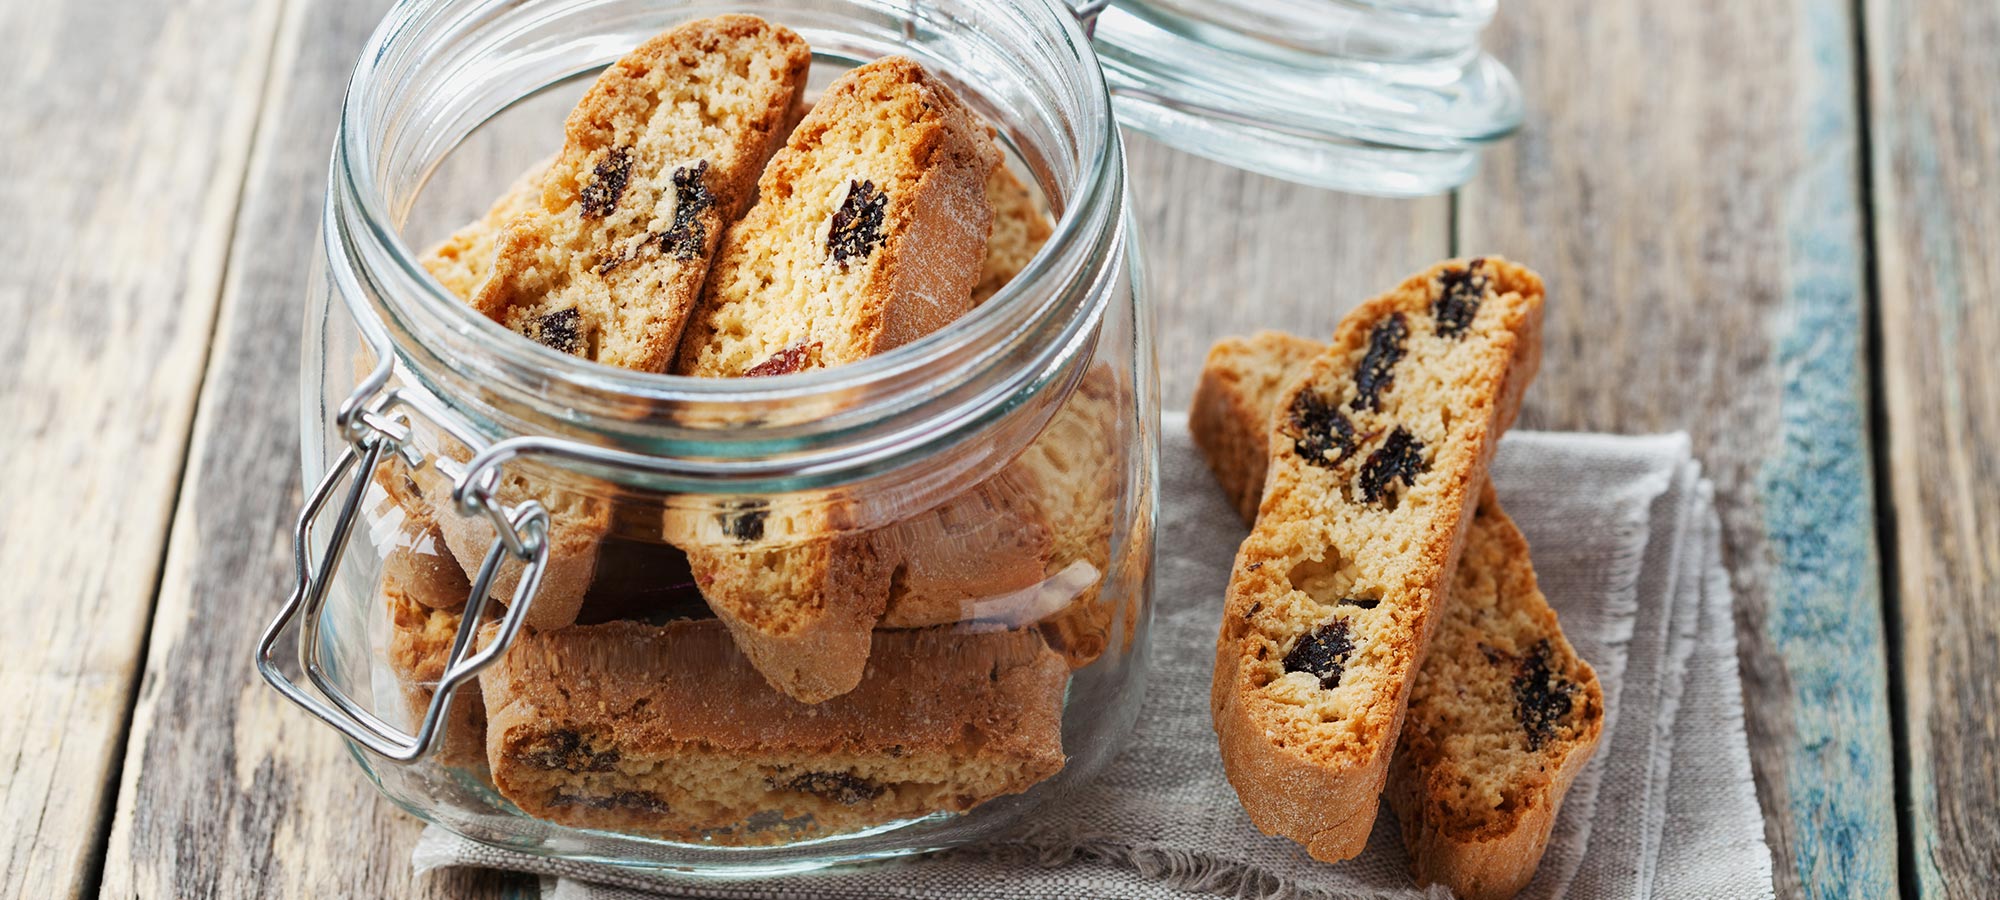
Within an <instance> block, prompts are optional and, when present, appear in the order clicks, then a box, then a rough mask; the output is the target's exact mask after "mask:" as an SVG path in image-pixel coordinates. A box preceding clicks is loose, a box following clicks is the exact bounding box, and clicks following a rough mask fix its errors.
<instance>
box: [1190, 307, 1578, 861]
mask: <svg viewBox="0 0 2000 900" xmlns="http://www.w3.org/2000/svg"><path fill="white" fill-rule="evenodd" d="M1323 349H1324V345H1322V344H1320V343H1318V342H1317V341H1312V340H1308V339H1306V338H1301V337H1295V336H1293V335H1288V334H1283V333H1280V332H1272V331H1267V332H1261V333H1259V334H1256V335H1254V336H1252V337H1249V338H1225V339H1223V340H1221V341H1218V342H1216V344H1215V346H1214V348H1213V349H1211V350H1210V351H1209V354H1208V361H1207V363H1206V364H1205V365H1204V366H1203V368H1202V376H1201V383H1200V387H1198V388H1197V390H1196V392H1195V403H1194V411H1193V412H1192V413H1191V415H1190V417H1189V426H1190V430H1191V432H1192V434H1193V437H1194V440H1195V444H1196V446H1197V447H1199V448H1200V449H1201V450H1202V453H1203V456H1204V457H1205V458H1206V459H1207V460H1208V464H1209V467H1210V469H1211V470H1212V471H1214V473H1215V476H1216V480H1217V481H1218V482H1219V483H1221V485H1222V487H1223V490H1224V493H1225V494H1227V495H1228V496H1230V497H1231V498H1234V499H1237V500H1238V501H1239V506H1240V501H1241V499H1242V498H1244V497H1246V496H1247V497H1249V498H1250V504H1249V507H1248V508H1247V510H1245V511H1244V518H1245V520H1246V521H1252V522H1254V520H1255V517H1256V498H1257V497H1259V496H1260V495H1261V494H1262V493H1263V480H1264V469H1265V465H1266V463H1267V461H1268V460H1267V446H1268V436H1269V434H1270V426H1271V416H1272V413H1273V411H1274V408H1275V404H1276V401H1277V399H1278V396H1279V394H1280V393H1281V392H1282V390H1283V388H1284V387H1285V386H1287V384H1288V383H1289V382H1290V381H1291V380H1293V379H1294V378H1295V377H1296V376H1297V375H1299V374H1300V373H1301V372H1302V371H1303V370H1304V367H1305V366H1306V364H1308V363H1310V362H1311V360H1312V359H1313V358H1314V357H1316V356H1318V355H1319V353H1320V352H1321V351H1322V350H1323ZM1603 726H1604V701H1603V693H1602V691H1601V689H1600V688H1599V687H1598V684H1597V676H1596V673H1595V672H1593V671H1592V670H1591V668H1590V666H1589V665H1588V664H1586V663H1584V662H1583V661H1582V660H1581V659H1579V658H1577V656H1576V653H1575V651H1574V650H1573V649H1572V648H1571V647H1570V644H1569V641H1568V640H1567V639H1565V638H1564V637H1563V632H1562V626H1561V625H1560V624H1559V623H1558V622H1557V621H1556V616H1555V611H1554V610H1553V609H1551V608H1550V607H1549V605H1548V602H1547V600H1546V598H1544V597H1543V596H1542V594H1541V591H1540V590H1538V589H1537V588H1536V586H1535V574H1534V566H1533V563H1532V562H1531V561H1530V559H1529V556H1528V546H1527V541H1526V539H1525V538H1523V537H1522V536H1521V534H1520V531H1519V530H1518V529H1516V528H1515V527H1514V525H1513V521H1512V520H1511V519H1509V518H1508V517H1507V515H1506V513H1505V512H1503V511H1502V510H1501V508H1500V505H1499V500H1498V499H1497V497H1496V496H1495V494H1494V492H1493V490H1492V487H1491V485H1488V486H1487V488H1486V490H1485V491H1484V492H1483V493H1482V494H1481V497H1480V502H1479V506H1478V509H1477V510H1476V511H1475V512H1474V513H1473V521H1472V527H1471V529H1470V531H1469V532H1468V534H1467V535H1466V543H1465V551H1464V553H1463V555H1462V556H1461V557H1460V560H1459V564H1458V568H1457V570H1456V572H1455V574H1454V575H1453V579H1452V586H1451V590H1450V594H1449V596H1448V597H1447V598H1446V601H1445V605H1444V608H1443V610H1442V613H1441V615H1440V617H1439V621H1438V626H1437V629H1436V632H1435V633H1434V634H1433V636H1432V638H1431V643H1430V649H1429V651H1428V652H1427V653H1426V654H1425V656H1424V662H1423V665H1422V667H1421V668H1420V669H1419V671H1418V673H1417V680H1416V682H1415V684H1414V685H1413V686H1412V688H1411V694H1410V703H1409V709H1408V713H1407V715H1406V716H1405V718H1404V721H1403V730H1402V734H1401V737H1400V739H1399V740H1398V742H1397V745H1396V755H1395V757H1394V758H1393V760H1392V762H1391V764H1390V778H1389V785H1388V790H1387V792H1386V793H1387V797H1388V799H1389V803H1390V806H1391V808H1393V809H1395V810H1396V813H1397V818H1398V820H1399V822H1400V823H1401V826H1402V834H1403V838H1404V844H1405V846H1406V847H1407V849H1408V850H1409V853H1410V858H1411V864H1412V867H1413V869H1414V870H1415V872H1416V874H1417V877H1418V878H1419V880H1421V881H1422V882H1424V883H1426V884H1429V883H1441V884H1444V885H1446V886H1448V887H1450V888H1451V889H1452V891H1453V893H1455V894H1456V895H1458V896H1460V897H1465V898H1484V897H1506V896H1512V895H1513V894H1514V893H1515V892H1517V891H1518V890H1520V888H1521V887H1522V886H1524V885H1525V884H1526V883H1527V882H1528V880H1529V879H1531V878H1532V877H1533V876H1534V872H1535V868H1536V866H1537V864H1538V863H1539V862H1540V861H1541V858H1542V853H1543V850H1544V849H1545V848H1546V846H1547V842H1548V837H1549V830H1550V828H1552V827H1553V825H1554V823H1555V817H1556V813H1557V811H1559V810H1560V809H1561V807H1562V802H1563V798H1564V796H1565V795H1566V794H1567V792H1568V789H1569V785H1570V782H1571V781H1572V780H1573V779H1574V778H1575V776H1576V773H1577V772H1578V771H1579V770H1581V769H1582V768H1583V764H1584V763H1585V762H1586V761H1588V760H1589V758H1590V756H1591V753H1592V752H1593V751H1594V749H1595V747H1596V744H1597V741H1598V738H1599V737H1600V735H1601V733H1602V730H1603Z"/></svg>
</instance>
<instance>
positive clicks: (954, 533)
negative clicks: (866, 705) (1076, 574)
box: [875, 466, 1054, 628]
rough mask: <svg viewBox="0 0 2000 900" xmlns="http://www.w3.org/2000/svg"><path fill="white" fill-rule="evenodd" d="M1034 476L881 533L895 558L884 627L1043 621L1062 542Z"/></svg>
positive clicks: (999, 482) (1012, 474)
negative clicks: (1046, 590)
mask: <svg viewBox="0 0 2000 900" xmlns="http://www.w3.org/2000/svg"><path fill="white" fill-rule="evenodd" d="M1031 477H1032V476H1030V475H1028V474H1027V473H1026V472H1024V471H1021V470H1019V469H1018V468H1016V467H1012V466H1010V467H1008V468H1006V469H1003V470H1001V471H1000V472H999V473H998V474H996V475H994V476H993V477H992V478H988V479H987V480H985V481H983V482H980V483H979V484H977V485H974V486H973V487H972V488H971V489H969V490H966V491H964V492H962V493H960V494H959V495H958V496H956V497H953V498H951V499H949V500H946V501H944V502H943V503H940V504H938V505H937V506H935V507H933V508H931V509H928V510H925V511H923V512H920V513H918V514H916V515H914V516H912V517H910V518H908V519H905V520H903V521H901V522H897V523H896V524H894V525H891V526H889V527H887V528H884V529H881V530H880V531H878V532H877V533H876V535H875V541H876V545H877V546H878V547H882V548H884V549H885V550H886V551H887V552H888V553H889V554H891V555H892V556H893V557H894V559H895V568H894V570H893V572H892V573H891V576H890V579H889V601H888V604H887V607H886V611H885V612H884V613H883V615H882V621H881V627H883V628H924V627H928V626H932V625H946V624H951V623H954V622H984V623H999V624H1005V625H1010V626H1018V625H1032V624H1034V623H1035V622H1036V621H1039V619H1040V615H1039V613H1038V610H1039V608H1040V605H1041V604H1040V597H1041V594H1042V589H1043V587H1044V583H1043V579H1044V576H1045V575H1046V574H1047V571H1048V568H1049V563H1050V561H1051V560H1052V559H1053V558H1054V537H1053V534H1052V525H1051V523H1050V522H1049V521H1048V516H1047V513H1046V511H1045V510H1044V508H1043V506H1044V504H1043V503H1042V502H1040V501H1041V498H1040V497H1039V496H1038V493H1039V491H1038V488H1039V485H1038V484H1037V483H1035V482H1033V481H1031V480H1030V478H1031Z"/></svg>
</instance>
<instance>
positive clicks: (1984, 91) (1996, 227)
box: [1866, 0, 2000, 897]
mask: <svg viewBox="0 0 2000 900" xmlns="http://www.w3.org/2000/svg"><path fill="white" fill-rule="evenodd" d="M1867 11H1868V17H1867V42H1866V43H1867V46H1868V48H1869V75H1870V84H1869V97H1870V103H1869V110H1870V124H1871V129H1870V135H1871V139H1872V146H1873V153H1872V158H1871V160H1870V165H1871V170H1872V172H1873V175H1874V177H1873V179H1872V183H1873V187H1874V195H1875V244H1876V260H1877V265H1878V269H1877V274H1878V277H1879V279H1880V291H1881V292H1880V295H1879V301H1878V304H1877V307H1876V314H1877V315H1878V316H1879V317H1880V322H1881V335H1882V368H1883V371H1882V382H1883V386H1884V389H1885V395H1884V400H1885V404H1886V406H1887V411H1888V421H1889V447H1888V461H1887V465H1886V466H1885V468H1884V470H1885V472H1886V473H1887V475H1888V481H1889V489H1890V492H1891V497H1892V498H1893V505H1894V507H1895V510H1896V570H1897V576H1898V577H1897V581H1898V584H1897V587H1898V590H1897V601H1898V612H1899V614H1900V615H1899V618H1900V622H1901V626H1902V628H1901V650H1902V654H1901V656H1902V688H1903V690H1902V693H1903V698H1904V703H1903V706H1904V708H1903V721H1904V728H1905V731H1906V733H1907V734H1908V737H1909V751H1908V759H1909V761H1910V765H1909V771H1908V773H1907V778H1908V779H1909V780H1908V785H1907V786H1908V789H1909V798H1910V804H1911V810H1910V820H1911V821H1910V824H1911V826H1912V828H1911V831H1912V832H1913V833H1912V834H1911V835H1909V839H1910V840H1911V841H1913V842H1914V847H1913V849H1914V853H1913V854H1912V856H1913V858H1914V863H1915V865H1914V869H1915V871H1914V873H1913V874H1914V876H1915V879H1914V880H1915V882H1916V884H1917V886H1918V888H1919V894H1920V896H1923V897H1981V896H1990V894H1991V892H1992V891H1993V890H1994V885H1996V884H2000V678H1996V676H1995V672H1996V671H2000V517H1996V516H1995V515H1994V511H1995V510H2000V357H1996V355H1995V351H1996V349H2000V304H1996V303H1995V302H1994V299H1995V297H1996V296H2000V256H1996V255H1995V254H1994V252H1993V245H1994V242H1995V240H1996V239H2000V194H1996V189H2000V94H1996V93H1995V90H1994V86H1995V85H1996V84H2000V56H1996V55H1995V53H1994V49H1993V48H1994V47H1995V46H2000V8H1996V7H1995V6H1994V5H1993V4H1992V3H1988V2H1965V0H1958V2H1931V3H1910V2H1904V0H1876V2H1870V3H1868V4H1867Z"/></svg>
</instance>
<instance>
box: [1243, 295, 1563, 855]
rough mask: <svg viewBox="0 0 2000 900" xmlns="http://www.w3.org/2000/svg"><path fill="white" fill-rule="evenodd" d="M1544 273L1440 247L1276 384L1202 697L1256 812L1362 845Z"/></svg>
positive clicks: (1331, 844) (1535, 334) (1535, 345)
mask: <svg viewBox="0 0 2000 900" xmlns="http://www.w3.org/2000/svg"><path fill="white" fill-rule="evenodd" d="M1541 297H1542V291H1541V280H1540V279H1539V278H1537V277H1536V276H1535V275H1534V273H1532V272H1529V271H1527V270H1526V269H1522V268H1520V267H1517V266H1514V265H1511V264H1509V263H1506V262H1504V261H1501V260H1497V259H1483V260H1472V261H1469V262H1457V261H1454V262H1448V263H1443V264H1440V265H1438V266H1436V267H1433V268H1432V269H1431V270H1430V271H1427V272H1424V273H1422V274H1420V275H1417V276H1415V277H1413V278H1411V279H1410V280H1408V281H1406V282H1404V283H1403V284H1402V285H1401V286H1399V287H1397V288H1396V289H1395V290H1392V291H1390V292H1389V293H1387V294H1385V295H1383V296H1381V297H1377V298H1375V299H1374V300H1371V301H1369V302H1367V303H1365V304H1363V305H1362V306H1361V307H1360V308H1359V309H1357V310H1356V311H1355V312H1353V313H1352V314H1350V315H1349V316H1348V317H1347V318H1346V319H1345V320H1344V321H1343V322H1342V323H1341V326H1340V328H1339V330H1338V331H1337V332H1336V333H1335V335H1334V340H1333V342H1332V344H1331V345H1330V346H1329V348H1328V349H1327V351H1326V352H1325V353H1323V354H1321V355H1320V356H1319V357H1318V358H1316V359H1315V360H1313V362H1312V363H1311V364H1310V365H1309V366H1308V367H1307V369H1306V371H1305V372H1304V373H1303V375H1302V376H1301V378H1300V379H1299V380H1298V381H1297V382H1296V383H1294V384H1293V385H1291V386H1290V387H1288V388H1287V389H1286V390H1285V392H1284V393H1283V394H1282V395H1281V396H1280V397H1279V402H1278V409H1279V412H1278V413H1277V415H1275V416H1274V417H1273V429H1274V433H1273V439H1272V442H1273V446H1272V447H1271V464H1270V471H1269V473H1268V475H1267V483H1266V485H1265V489H1264V498H1263V501H1262V503H1261V505H1260V506H1259V511H1258V519H1257V524H1256V527H1255V528H1254V529H1253V530H1252V532H1251V534H1250V537H1249V538H1248V539H1246V540H1245V541H1244V543H1243V546H1242V547H1241V549H1240V550H1239V551H1238V553H1237V558H1236V564H1235V566H1234V569H1233V571H1232V572H1231V576H1230V585H1229V595H1228V602H1227V605H1226V607H1225V610H1224V615H1223V623H1222V630H1221V633H1220V635H1219V637H1218V640H1217V647H1216V667H1215V681H1214V690H1213V697H1212V705H1213V713H1214V717H1215V726H1216V732H1217V736H1218V739H1219V741H1220V744H1221V750H1222V759H1223V766H1224V769H1225V770H1226V772H1227V774H1228V776H1229V780H1230V783H1231V784H1232V785H1233V786H1234V787H1235V788H1236V791H1237V794H1238V796H1239V797H1240V798H1241V799H1242V801H1243V805H1244V808H1245V810H1246V811H1248V812H1249V814H1250V819H1251V821H1252V822H1254V823H1255V824H1256V825H1257V826H1258V827H1259V828H1260V829H1262V830H1264V831H1265V832H1267V833H1271V834H1278V835H1283V836H1285V837H1289V838H1291V839H1293V840H1296V841H1298V842H1299V843H1301V844H1304V845H1306V848H1307V851H1308V852H1309V853H1311V854H1312V855H1313V856H1314V857H1315V858H1318V859H1325V860H1341V859H1347V858H1349V857H1352V856H1353V855H1355V854H1356V853H1359V852H1360V850H1361V848H1362V846H1363V845H1364V844H1365V842H1366V839H1367V835H1368V831H1369V829H1370V828H1371V826H1372V824H1373V822H1374V817H1375V809H1376V806H1377V798H1378V796H1379V795H1380V793H1381V790H1382V786H1383V782H1384V780H1385V779H1386V777H1387V773H1388V766H1389V759H1390V756H1391V754H1392V753H1393V751H1394V748H1395V744H1396V737H1397V733H1398V731H1399V730H1400V728H1401V725H1402V718H1403V713H1404V707H1405V704H1406V702H1407V700H1408V697H1409V692H1410V688H1411V684H1412V682H1413V681H1414V680H1415V677H1416V674H1417V669H1418V664H1419V662H1420V661H1421V659H1422V657H1423V653H1424V650H1425V647H1426V644H1427V643H1428V641H1429V639H1430V635H1431V632H1432V629H1433V628H1434V627H1435V620H1436V618H1437V616H1436V613H1437V611H1438V610H1439V608H1440V606H1441V603H1442V601H1443V598H1444V595H1445V591H1446V588H1447V585H1448V579H1449V577H1450V575H1451V572H1452V570H1453V567H1454V566H1455V565H1456V564H1457V561H1458V555H1459V552H1460V548H1461V547H1462V544H1463V538H1464V534H1465V530H1466V527H1467V526H1468V525H1469V524H1470V521H1471V518H1472V512H1473V509H1474V507H1475V505H1476V503H1477V498H1478V495H1477V491H1478V490H1479V486H1480V485H1481V484H1482V483H1483V480H1484V478H1485V470H1486V465H1487V462H1488V461H1489V460H1490V459H1491V456H1492V453H1493V448H1494V446H1495V444H1496V443H1497V442H1498V439H1499V436H1500V433H1501V431H1502V430H1504V429H1505V428H1506V427H1507V425H1509V424H1511V422H1512V420H1513V417H1514V414H1515V412H1516V410H1517V408H1518V405H1519V402H1520V395H1521V392H1522V390H1523V389H1524V388H1525V386H1526V383H1527V381H1528V380H1529V379H1530V378H1531V377H1532V376H1533V374H1534V370H1535V367H1536V365H1537V363H1538V362H1539V337H1540V335H1539V327H1540V319H1541Z"/></svg>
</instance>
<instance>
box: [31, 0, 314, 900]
mask: <svg viewBox="0 0 2000 900" xmlns="http://www.w3.org/2000/svg"><path fill="white" fill-rule="evenodd" d="M275 25H276V16H275V14H274V11H273V10H271V9H268V8H266V7H264V6H263V5H260V4H259V3H256V2H254V0H193V2H187V3H176V4H118V5H117V6H116V7H115V8H114V7H109V6H107V5H105V4H98V3H75V4H64V3H12V4H4V5H0V92H4V94H0V95H4V97H5V98H6V100H5V102H4V103H0V134H4V135H6V139H5V140H4V141H0V222H5V223H6V225H5V226H4V227H0V258H4V259H5V260H7V274H6V276H5V277H4V278H0V320H4V321H5V322H6V323H7V324H6V327H5V328H0V447H5V448H6V454H5V457H6V465H5V466H4V467H0V497H4V498H5V502H0V572H4V573H6V575H5V578H6V582H7V586H6V588H5V589H4V590H0V612H4V614H5V615H6V621H7V627H6V628H4V629H0V691H4V693H5V695H6V696H7V698H8V700H7V704H8V711H7V713H6V715H4V716H0V785H4V789H0V894H6V895H7V896H21V897H35V898H44V897H67V896H75V895H77V894H79V893H80V892H82V891H84V890H87V888H88V886H89V885H90V884H91V882H92V880H93V879H95V877H96V874H97V867H98V864H99V861H100V853H101V850H100V848H101V841H102V839H103V835H104V829H105V828H106V827H107V826H108V824H109V823H108V820H107V816H108V814H109V808H108V799H109V791H110V789H111V787H112V786H113V785H114V784H115V783H116V779H117V768H116V767H117V764H118V761H119V759H120V757H121V754H122V749H123V748H122V747H121V745H120V744H119V740H120V738H121V737H122V736H123V734H124V729H125V722H126V715H127V712H128V710H130V709H131V704H132V690H133V687H134V684H135V675H136V672H137V668H138V663H139V658H140V653H141V651H142V650H143V648H144V646H145V625H146V621H147V616H148V613H147V611H148V609H149V608H150V606H151V603H152V597H153V590H154V582H155V578H156V577H157V576H158V574H159V566H160V556H161V553H162V552H163V548H164V547H165V541H166V532H167V523H168V520H169V516H170V513H171V511H172V508H173V504H174V494H175V491H176V490H177V489H178V487H179V481H180V471H181V462H182V458H183V453H184V451H185V449H186V441H187V432H188V426H189V422H190V420H191V419H192V417H193V415H194V408H195V395H196V393H197V391H198V389H199V387H200V383H201V369H202V360H203V357H204V354H205V353H206V352H207V349H208V337H209V329H210V325H211V323H212V321H213V319H214V314H215V304H216V300H217V296H218V293H219V290H220V285H221V280H222V268H223V265H224V260H225V253H226V251H227V249H228V241H229V226H230V214H231V212H232V211H233V210H234V209H235V208H236V201H237V195H238V192H239V190H240V187H241V179H242V168H243V159H244V157H245V155H246V154H247V153H248V152H249V147H250V142H251V131H252V124H253V123H254V121H255V117H256V111H257V107H258V103H259V100H260V97H261V94H262V83H263V76H264V67H265V64H266V62H267V60H268V59H269V54H270V48H271V43H272V39H273V36H274V31H275Z"/></svg>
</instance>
